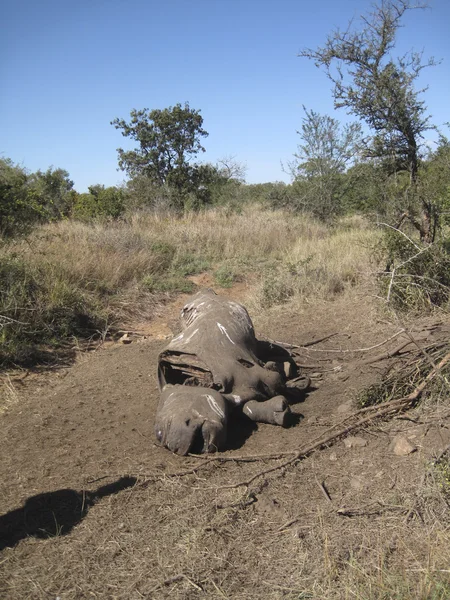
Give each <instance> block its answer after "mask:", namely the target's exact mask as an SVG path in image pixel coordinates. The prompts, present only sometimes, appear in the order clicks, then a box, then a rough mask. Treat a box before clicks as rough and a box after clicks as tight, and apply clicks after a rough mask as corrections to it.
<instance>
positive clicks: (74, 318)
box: [0, 205, 379, 364]
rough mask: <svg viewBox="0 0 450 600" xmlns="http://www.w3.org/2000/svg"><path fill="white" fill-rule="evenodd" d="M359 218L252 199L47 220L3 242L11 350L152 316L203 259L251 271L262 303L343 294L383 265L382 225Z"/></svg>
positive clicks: (204, 265)
mask: <svg viewBox="0 0 450 600" xmlns="http://www.w3.org/2000/svg"><path fill="white" fill-rule="evenodd" d="M355 223H356V220H354V223H353V226H352V227H351V228H348V222H345V221H344V222H342V223H341V224H338V225H336V226H335V227H333V228H330V227H328V226H326V225H323V224H320V223H318V222H316V221H314V220H312V219H311V218H309V217H306V216H304V215H296V216H293V215H291V214H289V213H286V212H285V211H281V210H278V211H270V210H264V209H263V208H262V207H260V206H258V205H253V206H247V207H245V208H243V209H242V211H241V212H240V213H236V212H233V211H232V212H230V211H228V210H227V209H226V208H217V209H210V210H207V211H201V212H198V213H192V212H186V213H185V214H183V215H181V216H180V215H177V214H173V213H170V212H169V213H165V214H164V213H154V214H151V213H145V212H136V213H134V214H132V215H130V216H129V218H128V219H127V220H121V221H104V222H90V223H87V222H86V223H85V222H80V221H60V222H56V223H48V224H45V225H41V226H39V227H36V228H35V229H34V231H33V232H32V233H31V234H30V235H29V236H28V237H27V238H18V239H16V240H14V241H11V240H10V241H9V242H8V243H6V242H5V243H4V244H3V245H2V246H1V247H0V271H1V280H2V282H5V283H4V284H3V285H4V287H3V289H2V292H3V293H2V295H1V297H0V315H2V329H1V336H2V338H1V339H2V344H1V362H2V363H3V364H5V363H20V362H22V363H23V362H32V361H33V360H36V359H37V357H38V355H39V352H40V351H42V350H43V349H45V348H48V347H53V348H56V349H57V348H60V347H61V346H62V345H64V344H66V343H67V342H68V341H69V340H70V339H71V338H73V337H81V338H86V337H91V336H94V337H95V336H97V337H99V336H101V335H105V334H106V333H107V332H108V331H109V330H114V328H117V327H119V326H120V325H123V324H124V323H129V322H130V321H133V320H136V319H139V318H151V316H152V313H153V311H154V309H155V306H157V305H158V304H159V303H161V302H163V301H165V300H166V299H167V298H168V297H170V294H173V293H179V292H184V293H187V292H190V291H193V290H194V289H195V285H194V284H193V283H192V282H191V281H190V280H189V279H188V277H189V276H190V275H193V274H196V273H201V272H205V271H208V272H210V273H211V275H212V276H213V278H214V280H215V282H216V285H218V286H222V287H227V286H230V285H232V283H233V282H234V281H236V280H238V279H249V280H251V281H252V284H253V285H254V290H255V291H254V292H252V293H249V302H250V303H251V304H252V305H253V306H254V307H255V308H257V307H258V308H262V307H268V306H271V305H273V304H279V303H282V302H284V301H285V300H287V299H289V298H293V297H297V298H299V299H310V300H312V299H314V298H317V297H321V298H333V296H335V295H337V294H341V293H345V291H346V290H347V289H350V288H352V287H353V286H355V284H356V283H357V282H359V281H361V280H362V279H363V278H364V277H366V275H367V273H369V272H370V271H371V270H373V269H374V265H373V264H372V262H371V247H372V246H373V244H374V243H376V240H377V238H378V235H379V234H378V232H377V231H375V230H374V229H373V228H370V227H369V226H368V225H367V224H366V223H365V222H364V221H360V222H359V223H358V226H355Z"/></svg>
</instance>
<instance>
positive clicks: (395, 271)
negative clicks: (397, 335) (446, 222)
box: [381, 230, 450, 311]
mask: <svg viewBox="0 0 450 600" xmlns="http://www.w3.org/2000/svg"><path fill="white" fill-rule="evenodd" d="M381 251H382V252H384V256H385V257H388V269H387V272H386V273H385V274H383V277H382V278H381V285H382V291H383V294H385V296H386V297H387V296H388V295H389V302H390V303H391V305H392V306H393V307H394V308H396V309H398V310H404V311H408V310H426V309H429V308H430V307H431V306H446V305H447V304H448V303H449V300H450V239H449V238H443V239H442V240H440V241H438V242H435V243H434V244H429V245H424V246H419V245H418V244H417V243H415V242H413V240H412V239H411V238H408V237H405V236H404V235H401V233H399V232H398V231H394V230H389V231H387V232H386V233H385V236H384V240H383V244H382V248H381Z"/></svg>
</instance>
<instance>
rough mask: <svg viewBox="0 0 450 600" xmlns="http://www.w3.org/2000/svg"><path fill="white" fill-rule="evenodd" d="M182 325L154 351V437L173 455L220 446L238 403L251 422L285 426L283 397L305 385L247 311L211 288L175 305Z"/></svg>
mask: <svg viewBox="0 0 450 600" xmlns="http://www.w3.org/2000/svg"><path fill="white" fill-rule="evenodd" d="M181 327H182V331H181V333H180V334H179V335H177V336H176V337H174V338H173V339H172V341H171V342H170V343H169V345H168V347H167V348H166V349H165V350H164V351H163V352H162V353H161V354H160V355H159V359H158V380H159V387H160V390H161V399H160V402H159V405H158V410H157V414H156V424H155V431H156V437H157V438H158V440H159V441H160V442H161V443H162V444H163V445H164V446H166V447H167V448H169V449H170V450H172V452H176V453H177V454H182V455H185V454H187V453H188V452H189V451H190V450H191V449H192V447H193V446H194V445H195V448H196V449H201V451H203V452H214V451H216V450H222V449H224V448H225V445H226V440H227V426H228V421H229V416H230V413H231V412H232V411H234V410H235V409H236V407H238V408H239V409H240V410H241V411H242V412H243V413H244V414H245V415H246V416H247V417H248V418H250V419H251V420H252V421H256V422H261V423H271V424H273V425H281V426H285V425H286V424H287V420H288V418H289V415H290V409H289V405H288V402H287V400H286V398H285V396H286V395H292V394H293V393H294V392H298V391H304V390H305V388H306V387H308V384H309V380H305V378H299V377H297V375H298V373H297V368H296V365H295V363H294V361H293V359H292V357H291V355H290V354H289V352H287V350H286V349H284V348H282V347H281V346H279V345H277V344H272V343H270V342H265V341H259V340H257V339H256V337H255V332H254V329H253V323H252V321H251V319H250V316H249V314H248V312H247V310H246V309H245V308H244V307H243V306H242V305H241V304H238V303H237V302H233V301H231V300H227V299H226V298H223V297H221V296H218V295H217V294H216V293H215V292H213V291H212V290H204V291H201V292H198V293H197V294H195V295H194V296H193V297H192V298H191V299H190V300H189V301H188V302H187V303H186V304H185V306H184V307H183V309H182V311H181Z"/></svg>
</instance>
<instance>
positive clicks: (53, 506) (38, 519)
mask: <svg viewBox="0 0 450 600" xmlns="http://www.w3.org/2000/svg"><path fill="white" fill-rule="evenodd" d="M135 483H136V478H134V477H121V478H120V479H119V480H118V481H115V482H114V483H110V484H108V485H104V486H101V487H99V488H98V490H96V491H95V492H89V491H86V490H81V491H79V492H77V491H76V490H72V489H65V490H56V491H55V492H46V493H44V494H38V495H37V496H31V497H30V498H28V499H27V500H26V502H25V504H24V505H23V506H22V507H21V508H17V509H16V510H12V511H10V512H8V513H6V514H4V515H1V516H0V550H3V549H4V548H8V547H9V548H12V547H13V546H15V545H16V544H18V543H19V542H20V540H23V539H25V538H27V537H35V538H40V539H47V538H51V537H55V536H59V535H67V534H68V533H70V532H71V531H72V529H73V528H74V527H75V525H78V523H80V522H81V521H82V520H83V519H84V517H85V516H86V515H87V513H88V511H89V509H90V507H91V506H93V505H94V504H95V503H96V502H98V500H100V499H101V498H105V497H106V496H110V495H111V494H117V492H120V491H122V490H125V489H127V488H130V487H132V486H133V485H134V484H135Z"/></svg>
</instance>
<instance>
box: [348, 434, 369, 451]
mask: <svg viewBox="0 0 450 600" xmlns="http://www.w3.org/2000/svg"><path fill="white" fill-rule="evenodd" d="M344 446H345V447H346V448H364V446H367V441H366V440H365V439H364V438H362V437H357V436H352V435H351V436H349V437H348V438H345V440H344Z"/></svg>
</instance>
